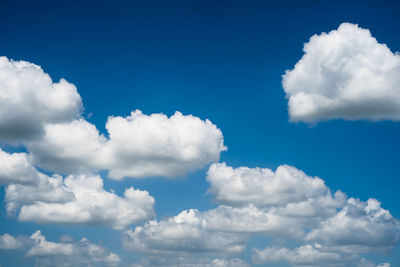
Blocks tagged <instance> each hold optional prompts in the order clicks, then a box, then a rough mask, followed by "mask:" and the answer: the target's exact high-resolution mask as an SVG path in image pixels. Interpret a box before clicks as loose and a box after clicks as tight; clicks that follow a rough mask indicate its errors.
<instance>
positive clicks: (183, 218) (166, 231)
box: [122, 209, 244, 256]
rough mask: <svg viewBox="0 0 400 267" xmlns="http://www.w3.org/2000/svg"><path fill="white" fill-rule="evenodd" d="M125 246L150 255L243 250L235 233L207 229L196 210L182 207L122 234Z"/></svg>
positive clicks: (241, 243)
mask: <svg viewBox="0 0 400 267" xmlns="http://www.w3.org/2000/svg"><path fill="white" fill-rule="evenodd" d="M122 242H123V245H124V247H125V248H126V249H129V250H133V251H138V252H142V253H147V254H153V255H163V254H164V255H174V256H176V255H178V254H183V255H185V254H190V253H206V254H207V253H211V254H218V255H221V254H227V253H228V254H229V253H239V252H241V251H243V249H244V244H243V238H242V237H241V236H239V235H237V234H232V233H224V232H217V231H215V232H211V231H209V229H207V227H206V222H205V221H204V219H203V218H202V214H201V213H200V212H199V211H198V210H193V209H192V210H187V211H183V212H181V213H180V214H178V215H177V216H175V217H172V218H169V219H168V220H163V221H160V222H157V221H150V222H148V223H146V224H144V226H138V227H136V228H135V230H134V231H132V230H129V231H126V232H125V234H124V236H123V240H122Z"/></svg>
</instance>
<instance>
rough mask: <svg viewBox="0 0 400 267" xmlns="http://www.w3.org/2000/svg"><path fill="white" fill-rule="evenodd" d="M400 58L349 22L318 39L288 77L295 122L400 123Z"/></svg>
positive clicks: (285, 77) (307, 47)
mask: <svg viewBox="0 0 400 267" xmlns="http://www.w3.org/2000/svg"><path fill="white" fill-rule="evenodd" d="M399 84H400V55H399V54H398V53H392V52H391V51H390V49H389V48H388V47H387V46H386V45H385V44H380V43H378V42H377V40H376V39H375V38H374V37H372V36H371V33H370V32H369V30H367V29H362V28H359V27H358V26H357V25H354V24H350V23H343V24H341V25H340V26H339V28H338V29H337V30H334V31H331V32H329V33H328V34H326V33H322V34H321V35H314V36H312V37H311V38H310V41H309V42H308V43H306V44H305V45H304V55H303V57H302V58H301V59H300V60H299V61H298V62H297V63H296V65H295V67H294V69H293V70H287V71H286V74H285V75H283V80H282V85H283V88H284V90H285V92H286V94H287V97H288V98H289V105H288V107H289V115H290V120H291V121H294V122H296V121H303V122H307V123H313V122H318V121H322V120H329V119H345V120H358V119H369V120H373V121H376V120H395V121H398V120H400V87H399Z"/></svg>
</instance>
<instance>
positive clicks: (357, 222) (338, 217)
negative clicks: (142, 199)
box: [123, 163, 400, 266]
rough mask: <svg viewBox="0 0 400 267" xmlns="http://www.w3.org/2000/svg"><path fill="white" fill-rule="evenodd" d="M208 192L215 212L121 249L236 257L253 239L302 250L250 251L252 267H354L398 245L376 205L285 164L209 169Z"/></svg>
mask: <svg viewBox="0 0 400 267" xmlns="http://www.w3.org/2000/svg"><path fill="white" fill-rule="evenodd" d="M207 180H208V181H209V182H210V189H209V192H210V193H211V194H213V196H214V198H215V199H216V200H217V202H220V204H221V205H220V206H218V207H217V208H215V209H211V210H206V211H202V212H201V211H198V210H194V209H192V210H185V211H183V212H181V213H180V214H178V215H177V216H175V217H172V218H168V219H164V220H161V221H151V222H148V223H146V224H144V225H143V226H137V227H136V228H135V229H134V230H129V231H126V232H125V234H124V236H123V245H124V247H125V248H126V249H128V250H132V251H135V252H140V253H143V254H147V255H150V256H149V257H151V258H152V259H153V261H154V262H158V261H159V262H161V263H162V262H165V258H166V257H167V256H171V255H172V256H174V257H176V256H177V255H180V256H182V257H188V256H191V257H195V255H197V257H199V255H201V256H202V257H203V256H205V255H206V256H210V255H213V253H214V254H215V253H217V254H219V255H227V256H230V257H231V256H233V255H237V254H239V253H241V252H242V251H243V250H244V249H245V247H246V244H247V242H248V240H249V239H250V238H251V237H252V236H254V235H258V236H259V235H266V236H269V237H270V238H272V239H277V240H287V241H291V242H295V243H297V244H301V245H300V246H299V247H298V248H294V249H290V248H285V247H274V246H272V247H271V246H267V247H266V248H265V249H255V250H254V256H253V261H254V262H255V263H271V262H281V261H283V262H289V263H290V264H292V265H310V266H311V265H314V266H322V265H327V266H328V265H335V266H345V265H347V264H349V263H352V264H357V261H359V256H360V255H361V254H362V253H365V252H386V251H388V250H389V249H391V248H392V247H393V246H394V245H395V244H396V243H397V242H398V239H399V231H400V224H399V221H398V220H397V219H395V218H393V217H392V215H391V214H390V213H389V211H387V210H384V209H382V208H381V207H380V203H379V202H378V201H377V200H375V199H369V200H368V201H366V202H363V201H360V200H358V199H354V198H347V196H346V195H345V194H344V193H342V192H341V191H337V192H336V193H332V192H331V190H330V189H329V188H328V187H327V186H326V185H325V183H324V181H323V180H322V179H320V178H318V177H310V176H308V175H306V174H305V173H304V172H302V171H300V170H298V169H296V168H294V167H291V166H287V165H282V166H279V167H278V168H277V169H276V170H275V171H272V170H270V169H262V168H246V167H239V168H232V167H229V166H227V165H226V164H225V163H218V164H212V165H211V166H210V168H209V171H208V175H207Z"/></svg>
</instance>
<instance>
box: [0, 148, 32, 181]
mask: <svg viewBox="0 0 400 267" xmlns="http://www.w3.org/2000/svg"><path fill="white" fill-rule="evenodd" d="M36 174H37V173H36V170H35V168H34V167H33V166H32V165H31V163H30V160H29V159H28V157H27V155H26V154H25V153H13V154H10V153H7V152H5V151H3V150H2V149H1V148H0V185H3V184H9V183H33V182H34V181H35V180H36V179H37V176H36Z"/></svg>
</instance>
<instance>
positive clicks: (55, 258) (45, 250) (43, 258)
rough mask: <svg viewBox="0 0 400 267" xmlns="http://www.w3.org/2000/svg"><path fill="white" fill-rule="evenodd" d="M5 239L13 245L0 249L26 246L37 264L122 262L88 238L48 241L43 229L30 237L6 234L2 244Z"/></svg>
mask: <svg viewBox="0 0 400 267" xmlns="http://www.w3.org/2000/svg"><path fill="white" fill-rule="evenodd" d="M4 237H6V238H4ZM3 239H7V240H8V241H7V242H8V243H10V242H11V241H10V240H12V242H11V244H12V245H13V246H10V245H9V247H4V246H0V249H19V248H25V249H27V252H26V254H25V255H26V256H27V257H33V258H35V259H36V264H35V266H92V265H95V266H117V265H119V263H120V262H121V259H120V257H119V256H118V255H117V254H114V253H111V252H109V251H108V250H107V249H105V248H104V247H102V246H99V245H96V244H93V243H90V242H89V241H88V240H87V239H86V238H83V239H82V240H81V241H79V242H76V243H72V242H71V243H56V242H51V241H47V240H46V237H45V236H44V235H43V234H42V233H41V231H36V232H35V233H34V234H32V235H31V236H30V237H26V236H21V237H19V239H16V238H14V237H13V236H11V235H9V234H4V235H2V236H0V244H2V243H1V242H2V240H3Z"/></svg>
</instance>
